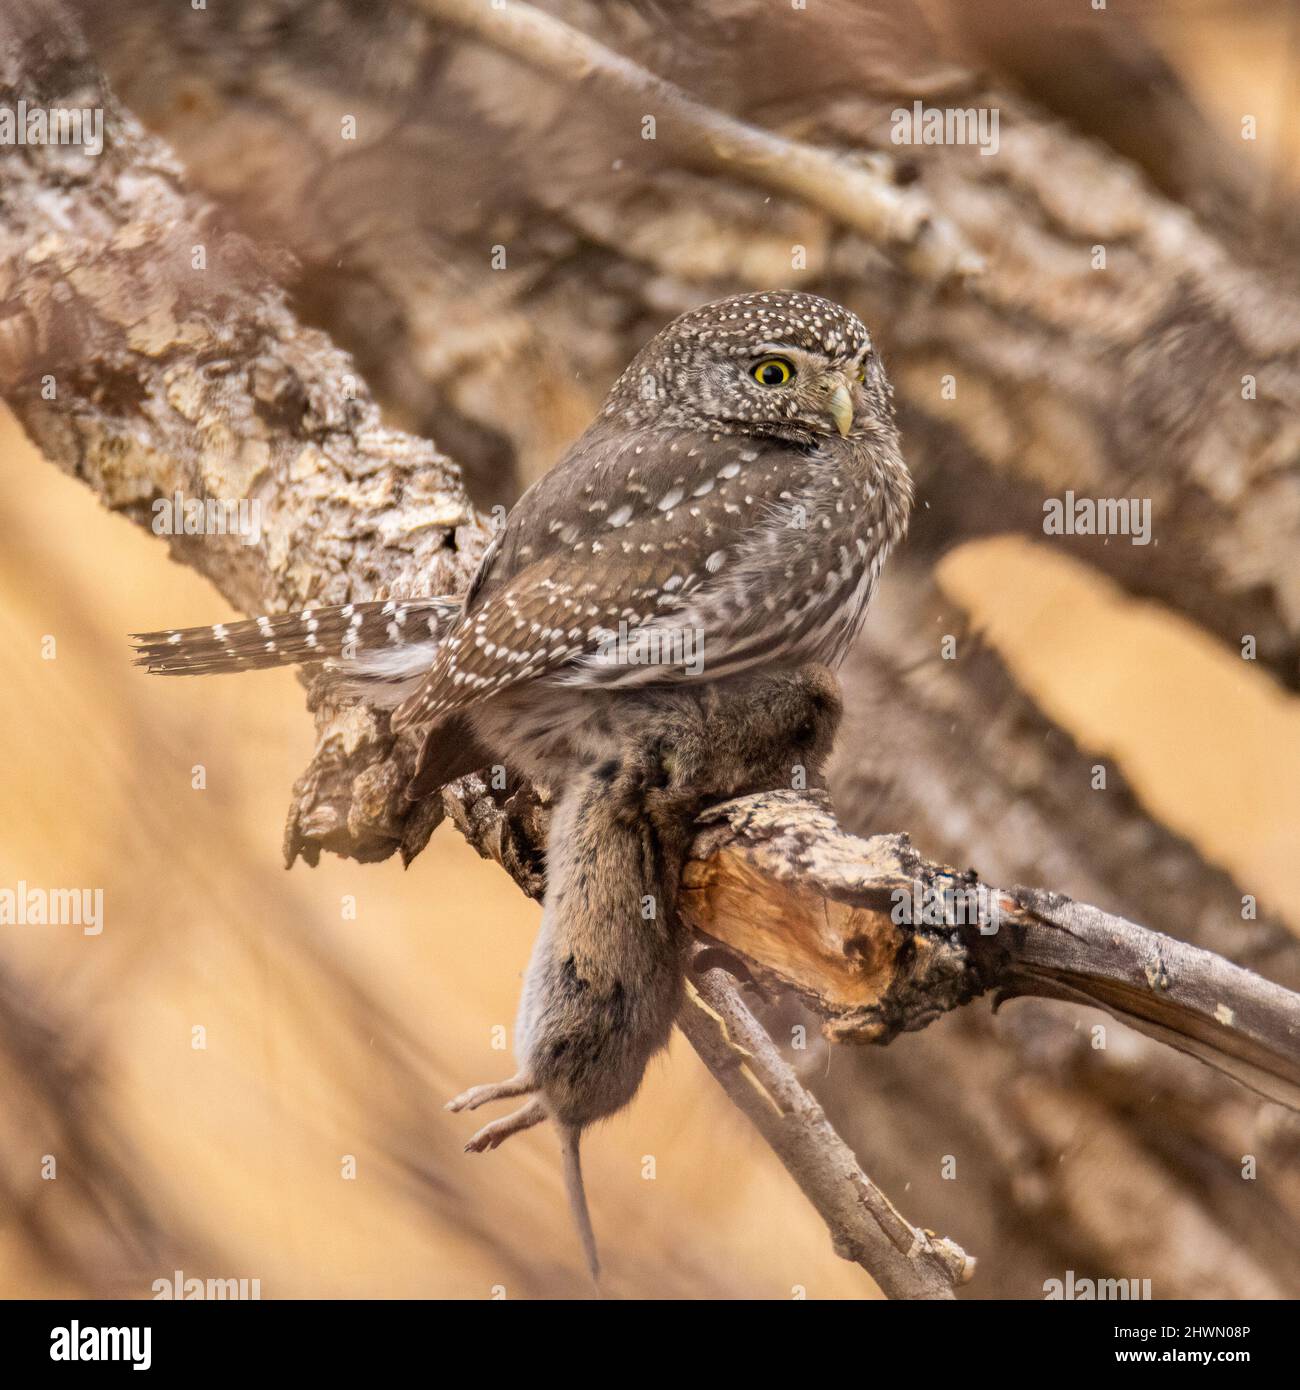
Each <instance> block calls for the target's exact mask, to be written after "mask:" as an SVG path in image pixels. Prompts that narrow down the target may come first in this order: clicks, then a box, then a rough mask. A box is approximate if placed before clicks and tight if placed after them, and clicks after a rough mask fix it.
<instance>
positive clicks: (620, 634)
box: [393, 430, 826, 729]
mask: <svg viewBox="0 0 1300 1390" xmlns="http://www.w3.org/2000/svg"><path fill="white" fill-rule="evenodd" d="M818 466H819V460H818V459H817V458H816V457H815V456H812V455H808V456H805V455H801V454H799V453H798V452H797V451H794V450H792V449H791V448H790V447H789V446H787V445H783V444H778V443H776V442H774V441H772V442H769V441H764V440H761V439H751V438H748V437H745V436H731V435H715V434H698V433H693V432H689V431H683V430H674V431H668V430H653V431H652V430H645V431H638V432H630V433H628V434H626V435H622V436H620V437H618V438H616V439H608V438H607V439H603V440H602V439H600V438H599V437H596V438H595V439H590V438H588V439H585V440H584V441H579V444H578V446H576V447H575V449H574V451H573V452H572V453H571V454H570V455H569V456H568V457H567V458H566V459H565V460H564V462H563V463H562V464H560V465H558V466H557V467H556V468H555V469H553V470H552V471H551V472H550V473H548V474H547V475H546V476H545V477H544V478H542V479H540V480H539V481H538V482H537V483H536V484H534V486H533V487H532V488H530V489H529V491H528V492H526V493H525V494H524V496H523V497H522V498H521V499H520V500H519V502H518V503H517V504H516V506H515V508H514V510H513V511H512V512H511V514H510V517H509V518H508V519H507V521H506V525H505V527H504V528H503V531H502V533H501V535H500V536H499V537H498V539H497V541H495V542H494V543H493V547H492V551H491V553H490V555H489V556H488V557H486V558H485V563H484V566H483V567H482V569H481V570H480V573H479V575H478V576H477V577H476V580H475V584H474V588H473V590H472V591H471V598H470V600H469V602H468V603H467V604H466V609H465V613H464V616H463V617H462V619H461V621H460V622H459V624H458V625H457V626H456V627H455V628H454V629H453V630H452V632H451V633H450V634H449V635H448V637H447V639H446V641H445V642H444V643H443V644H442V646H441V647H440V648H439V650H438V654H437V656H436V658H435V660H434V664H433V666H432V667H431V669H430V671H429V674H428V676H427V677H426V678H425V681H424V683H423V685H422V686H421V687H420V689H419V690H418V691H417V692H416V693H415V694H414V695H412V696H411V697H410V699H408V700H407V701H406V703H405V704H403V705H402V706H400V707H399V709H398V710H397V712H396V714H395V715H394V719H393V726H394V728H397V729H402V728H406V727H408V726H412V725H419V724H426V723H431V722H433V721H435V720H439V719H441V718H443V717H444V716H445V715H447V714H449V713H450V712H452V711H454V710H456V709H459V708H462V707H463V706H465V705H468V704H471V703H474V702H476V701H478V700H482V699H486V698H489V697H491V696H493V695H496V694H499V693H500V692H501V691H502V690H505V689H508V688H510V687H512V686H516V685H518V684H520V683H521V682H523V681H528V680H533V679H535V678H537V677H538V676H542V675H548V674H552V673H554V672H557V671H559V670H561V669H563V668H565V667H572V666H574V664H575V663H578V662H581V663H582V668H583V672H584V673H587V672H590V673H592V674H591V675H590V676H588V675H585V674H584V676H583V677H582V678H583V679H584V680H592V679H600V677H599V676H598V675H596V674H595V673H596V672H598V671H599V670H601V669H602V668H607V671H608V674H609V676H610V677H612V678H614V679H615V680H616V682H617V677H618V673H619V671H620V670H621V671H623V672H624V674H626V670H627V667H626V665H625V663H623V662H622V661H620V659H619V655H618V654H619V652H620V651H623V650H624V648H623V643H624V642H625V641H626V640H628V639H632V640H633V642H635V641H636V640H637V639H636V638H635V636H634V634H635V632H636V630H637V629H644V628H646V627H647V626H654V627H658V626H660V625H661V624H662V625H664V626H665V628H671V627H672V626H673V625H674V623H675V622H676V618H677V616H680V615H683V614H686V613H688V612H690V611H692V610H693V609H694V608H695V607H696V605H698V604H703V605H704V607H703V609H701V610H700V611H701V612H704V613H707V614H709V615H715V614H716V613H719V612H721V611H722V609H723V608H728V609H729V608H730V607H733V606H734V604H735V601H736V596H737V577H738V576H742V575H744V574H745V573H746V571H748V570H751V569H752V568H753V567H754V566H755V564H758V563H762V562H763V559H764V557H765V556H766V557H767V558H768V559H769V562H770V559H771V558H775V556H776V550H779V548H780V546H781V543H782V537H781V535H780V533H781V532H782V531H783V530H785V529H787V528H788V527H789V519H790V517H791V514H792V513H793V512H794V511H795V510H796V508H797V502H796V499H797V498H798V497H799V496H800V495H803V494H805V493H806V492H807V490H808V481H809V477H810V475H811V472H812V470H814V469H816V468H817V467H818ZM820 466H821V467H825V466H826V465H825V463H824V462H822V463H820ZM773 533H776V535H777V540H776V542H773V541H771V540H769V539H768V538H769V536H770V535H772V534H773ZM774 547H775V548H774ZM728 567H730V568H731V571H732V573H731V574H728V573H727V571H728ZM710 595H712V597H710ZM719 605H721V606H722V607H719ZM760 625H761V626H763V627H768V626H770V625H771V624H770V622H764V623H761V624H760ZM719 640H720V641H725V639H722V638H721V637H719ZM719 655H720V653H719ZM641 659H644V658H641ZM682 659H683V664H684V665H689V664H690V662H691V660H692V657H691V654H690V652H689V651H688V652H685V653H684V654H683V657H682ZM645 674H646V672H644V671H643V673H642V676H641V678H642V679H644V677H645ZM659 674H660V675H662V674H663V672H662V670H660V672H659Z"/></svg>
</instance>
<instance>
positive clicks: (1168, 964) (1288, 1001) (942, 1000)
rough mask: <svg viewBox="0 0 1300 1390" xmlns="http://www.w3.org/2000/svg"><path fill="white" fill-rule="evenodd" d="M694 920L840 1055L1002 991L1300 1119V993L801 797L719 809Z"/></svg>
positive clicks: (689, 896)
mask: <svg viewBox="0 0 1300 1390" xmlns="http://www.w3.org/2000/svg"><path fill="white" fill-rule="evenodd" d="M681 905H682V909H683V911H684V913H685V916H686V918H687V920H688V921H689V922H690V923H691V924H692V925H693V926H694V927H695V928H696V930H697V931H698V932H700V933H702V934H703V935H704V936H706V937H709V938H712V939H713V940H715V941H717V942H719V943H720V944H722V945H725V946H726V947H728V948H729V949H730V950H732V951H734V952H736V953H737V954H738V955H739V956H740V957H741V958H742V959H743V962H744V965H745V967H746V968H748V969H749V970H750V971H751V972H752V973H753V975H754V977H755V979H756V980H757V981H758V982H759V983H760V984H763V985H769V986H773V987H776V988H778V989H788V990H793V991H795V992H796V993H798V994H799V995H800V996H801V997H802V998H803V999H804V1001H805V1002H806V1003H807V1004H809V1005H810V1006H811V1007H812V1008H813V1009H815V1010H816V1011H817V1012H818V1013H819V1014H820V1015H822V1017H823V1018H824V1019H825V1020H826V1024H825V1028H826V1033H827V1035H828V1036H829V1037H831V1038H834V1039H836V1040H838V1041H850V1042H887V1041H889V1040H890V1039H891V1038H893V1037H895V1036H897V1034H899V1033H900V1032H905V1031H909V1030H911V1029H915V1028H922V1027H924V1026H925V1025H926V1024H928V1023H931V1022H933V1020H934V1019H935V1018H936V1017H937V1016H938V1015H939V1014H941V1013H944V1012H947V1011H948V1010H951V1009H954V1008H958V1007H960V1006H961V1005H962V1004H965V1003H968V1002H969V1001H970V1000H971V999H973V998H975V997H977V996H978V995H981V994H984V993H987V992H990V991H991V992H993V993H994V994H995V996H996V997H997V998H998V999H999V1000H1001V999H1006V998H1011V997H1013V996H1015V995H1041V996H1044V997H1047V998H1058V999H1069V1000H1073V1001H1075V1002H1077V1003H1088V1004H1094V1005H1097V1006H1099V1007H1101V1008H1103V1009H1106V1010H1108V1011H1109V1012H1110V1013H1112V1014H1114V1015H1115V1016H1116V1017H1117V1018H1120V1019H1123V1020H1124V1021H1125V1022H1126V1023H1129V1024H1131V1025H1132V1026H1133V1027H1134V1028H1137V1029H1138V1030H1139V1031H1141V1032H1144V1033H1148V1034H1150V1035H1151V1036H1153V1037H1156V1038H1159V1039H1160V1040H1161V1041H1163V1042H1167V1043H1169V1044H1170V1045H1171V1046H1173V1047H1176V1048H1179V1049H1180V1050H1181V1051H1184V1052H1189V1053H1191V1054H1192V1055H1193V1056H1196V1057H1199V1058H1200V1059H1201V1060H1202V1061H1205V1062H1208V1063H1209V1064H1210V1065H1211V1066H1214V1067H1216V1068H1218V1069H1219V1070H1220V1071H1223V1072H1226V1073H1227V1074H1228V1075H1229V1076H1232V1077H1235V1078H1236V1079H1237V1080H1238V1081H1241V1082H1243V1083H1244V1084H1245V1085H1247V1086H1250V1087H1252V1088H1253V1089H1254V1090H1256V1091H1258V1092H1260V1094H1262V1095H1265V1096H1268V1097H1269V1098H1270V1099H1273V1100H1277V1101H1281V1102H1282V1103H1284V1104H1286V1105H1289V1106H1291V1107H1292V1108H1296V1109H1300V996H1297V995H1295V994H1292V993H1291V992H1290V991H1289V990H1285V989H1283V988H1282V987H1281V986H1280V985H1275V984H1272V983H1271V982H1269V981H1267V980H1264V979H1262V978H1260V977H1259V976H1258V975H1253V974H1251V972H1250V971H1247V970H1243V969H1241V968H1240V967H1239V966H1236V965H1233V964H1231V963H1230V962H1228V961H1225V960H1223V959H1222V958H1221V957H1219V956H1216V955H1213V954H1212V953H1211V952H1209V951H1202V950H1199V949H1198V948H1196V947H1195V946H1189V945H1188V944H1187V943H1185V942H1182V941H1176V940H1174V939H1173V938H1172V937H1168V936H1162V935H1160V934H1159V933H1157V932H1152V931H1148V930H1147V929H1146V928H1144V927H1140V926H1137V925H1136V924H1134V923H1132V922H1128V921H1125V920H1124V919H1123V918H1121V917H1114V916H1111V915H1109V914H1107V913H1104V912H1101V911H1099V910H1098V909H1097V908H1094V907H1088V906H1086V905H1085V904H1081V903H1075V902H1072V901H1071V900H1070V899H1068V898H1064V897H1062V896H1060V895H1059V894H1053V893H1046V892H1042V891H1041V890H1036V889H1027V888H1015V889H1011V890H1004V889H1001V888H996V887H993V886H991V885H989V884H985V883H982V882H981V881H980V880H979V879H978V878H977V877H976V876H975V875H974V874H973V873H966V874H958V873H956V872H954V871H953V870H951V869H949V868H947V867H945V866H944V865H941V864H936V863H933V862H932V861H929V860H927V859H925V858H923V857H922V856H921V855H919V854H918V853H917V852H916V851H915V850H914V849H913V848H912V846H911V844H910V842H909V840H908V838H907V836H905V835H877V836H874V837H873V838H871V839H869V840H862V839H859V838H857V837H856V836H853V835H847V834H845V833H844V831H842V830H841V829H840V827H839V826H838V824H837V823H836V821H835V819H834V817H833V816H832V815H831V813H830V811H829V809H828V808H827V807H826V806H824V805H821V804H818V803H815V802H813V801H810V800H806V799H804V798H801V797H799V796H796V795H794V794H793V793H789V792H772V793H769V794H767V795H764V796H758V797H747V798H744V799H742V800H739V801H734V802H730V803H728V804H726V805H724V806H720V807H716V808H714V809H713V810H712V811H710V812H708V813H707V814H706V816H705V817H704V829H703V831H702V833H701V835H700V837H699V839H698V840H697V841H696V844H695V851H694V858H693V860H692V862H691V863H690V864H689V865H688V866H687V869H686V873H685V875H684V878H683V886H682V895H681Z"/></svg>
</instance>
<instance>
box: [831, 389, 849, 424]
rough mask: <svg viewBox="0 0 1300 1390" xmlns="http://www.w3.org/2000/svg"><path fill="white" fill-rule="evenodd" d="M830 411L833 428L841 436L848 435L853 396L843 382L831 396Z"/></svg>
mask: <svg viewBox="0 0 1300 1390" xmlns="http://www.w3.org/2000/svg"><path fill="white" fill-rule="evenodd" d="M830 411H831V419H832V420H834V421H835V428H836V429H837V430H839V432H840V433H841V434H843V435H846V434H848V432H849V431H850V430H851V429H852V428H853V396H852V394H851V393H850V391H849V388H848V386H847V385H846V384H845V383H844V382H843V381H841V382H840V383H839V385H838V386H836V388H835V390H834V392H833V393H832V395H831V405H830Z"/></svg>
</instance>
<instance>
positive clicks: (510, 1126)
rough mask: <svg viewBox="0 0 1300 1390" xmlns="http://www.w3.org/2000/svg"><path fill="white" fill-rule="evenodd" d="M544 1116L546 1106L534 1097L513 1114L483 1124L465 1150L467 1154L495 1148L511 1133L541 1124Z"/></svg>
mask: <svg viewBox="0 0 1300 1390" xmlns="http://www.w3.org/2000/svg"><path fill="white" fill-rule="evenodd" d="M545 1118H546V1106H545V1105H544V1104H543V1103H542V1101H541V1100H540V1099H539V1098H534V1099H533V1100H530V1101H529V1102H528V1104H527V1105H524V1106H521V1107H520V1108H519V1109H518V1110H516V1111H515V1112H514V1113H513V1114H511V1115H507V1116H505V1118H504V1119H500V1120H493V1121H492V1123H491V1124H490V1125H484V1126H483V1128H482V1129H481V1130H479V1132H478V1133H477V1134H476V1135H475V1136H474V1137H473V1138H472V1139H471V1140H470V1141H469V1143H468V1144H466V1145H465V1152H466V1153H467V1154H481V1153H483V1152H484V1150H486V1149H495V1148H496V1146H497V1145H498V1144H502V1143H504V1142H505V1141H506V1140H507V1139H509V1138H510V1136H511V1135H512V1134H518V1133H519V1131H520V1130H521V1129H532V1127H533V1126H534V1125H539V1124H541V1122H542V1121H543V1120H544V1119H545Z"/></svg>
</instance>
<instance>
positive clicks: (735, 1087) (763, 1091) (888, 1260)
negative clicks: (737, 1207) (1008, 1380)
mask: <svg viewBox="0 0 1300 1390" xmlns="http://www.w3.org/2000/svg"><path fill="white" fill-rule="evenodd" d="M707 954H708V948H706V947H703V946H697V947H696V948H695V959H696V960H697V961H698V960H700V958H701V957H702V956H705V955H707ZM677 1022H678V1026H679V1027H680V1028H681V1030H682V1032H683V1033H685V1034H686V1036H687V1038H688V1039H689V1040H690V1043H691V1046H692V1047H694V1048H695V1050H696V1052H698V1053H699V1055H700V1057H701V1059H702V1060H703V1062H704V1064H705V1066H707V1067H708V1069H709V1070H710V1071H711V1072H712V1073H713V1075H714V1077H715V1078H716V1080H717V1082H718V1085H719V1086H721V1087H722V1089H723V1090H724V1091H725V1092H726V1093H727V1095H729V1096H730V1097H731V1099H732V1100H733V1101H734V1102H735V1104H736V1106H737V1108H738V1109H740V1110H742V1111H743V1112H744V1113H745V1114H746V1115H747V1116H748V1117H749V1119H750V1121H751V1122H752V1123H753V1125H754V1128H755V1129H757V1130H758V1132H759V1133H760V1134H761V1135H762V1136H763V1138H764V1139H766V1140H767V1142H768V1143H769V1144H770V1145H771V1146H772V1149H773V1150H774V1151H775V1153H776V1155H777V1157H778V1158H780V1160H781V1162H782V1163H783V1164H784V1165H785V1168H786V1171H787V1172H788V1173H789V1174H790V1176H791V1177H792V1178H793V1179H794V1180H795V1182H796V1183H798V1185H799V1189H800V1191H801V1192H802V1193H803V1194H804V1196H805V1197H807V1198H808V1200H809V1201H810V1202H811V1203H812V1204H813V1206H814V1207H815V1208H816V1210H817V1214H818V1215H819V1216H820V1217H821V1218H822V1220H823V1221H824V1222H825V1223H826V1227H827V1229H828V1230H829V1232H830V1235H831V1241H832V1242H833V1244H834V1247H835V1252H836V1254H838V1255H841V1256H842V1257H843V1258H844V1259H846V1260H853V1261H854V1262H855V1263H857V1264H860V1265H861V1266H862V1268H863V1269H865V1270H866V1271H867V1272H868V1273H869V1274H870V1275H871V1277H872V1278H873V1279H875V1281H876V1283H877V1284H879V1285H880V1287H881V1289H882V1290H883V1291H884V1293H885V1294H886V1296H887V1297H889V1298H924V1299H950V1298H952V1297H953V1287H954V1285H956V1284H959V1283H965V1282H966V1280H968V1279H969V1278H970V1277H971V1275H972V1274H973V1273H974V1269H975V1261H974V1260H973V1259H972V1258H971V1257H970V1256H968V1255H967V1254H966V1252H965V1251H964V1250H962V1249H961V1248H960V1247H959V1246H957V1245H955V1244H954V1243H953V1242H952V1241H950V1240H948V1239H946V1238H943V1237H938V1236H935V1235H933V1234H932V1233H931V1232H929V1231H922V1230H919V1229H918V1228H917V1227H915V1226H913V1225H911V1224H910V1223H909V1222H908V1221H906V1220H904V1218H903V1217H902V1216H901V1215H900V1214H899V1212H898V1210H897V1208H895V1206H894V1205H893V1203H892V1202H890V1200H889V1198H888V1197H886V1196H885V1194H884V1193H883V1192H882V1191H881V1190H880V1189H879V1188H878V1187H877V1186H876V1185H875V1183H873V1182H872V1181H871V1179H870V1178H869V1177H868V1176H867V1175H866V1174H865V1173H864V1172H863V1171H862V1169H861V1167H860V1166H859V1164H858V1161H857V1159H856V1157H855V1156H854V1154H853V1151H852V1149H850V1148H849V1146H848V1145H847V1144H846V1143H845V1142H844V1140H843V1139H841V1138H840V1136H839V1135H838V1134H836V1132H835V1130H834V1129H833V1128H832V1126H831V1123H830V1121H829V1120H828V1119H827V1118H826V1116H825V1114H824V1113H823V1111H822V1108H821V1106H820V1105H818V1103H817V1102H816V1100H814V1099H813V1097H812V1096H811V1095H809V1093H808V1092H807V1091H806V1090H805V1089H804V1087H803V1085H802V1084H801V1083H800V1081H799V1078H798V1077H797V1076H796V1075H795V1074H794V1072H793V1071H792V1070H791V1068H790V1067H789V1065H788V1064H787V1063H786V1062H785V1060H784V1059H783V1058H782V1056H781V1054H780V1053H779V1052H778V1051H777V1048H776V1045H775V1044H774V1043H773V1041H772V1039H771V1038H770V1037H769V1036H768V1034H767V1032H766V1030H765V1029H764V1028H763V1026H762V1024H760V1023H759V1021H758V1020H757V1019H756V1018H755V1017H754V1015H753V1014H752V1013H750V1011H749V1009H748V1008H747V1007H746V1006H745V1002H744V1000H743V999H742V998H741V997H740V991H739V989H738V987H737V986H736V983H735V981H734V980H733V979H732V977H731V976H730V975H729V974H728V973H727V972H726V971H725V970H722V969H719V968H712V969H709V968H705V969H702V970H701V971H700V973H699V974H697V975H695V976H694V977H693V982H692V984H691V987H690V988H688V991H687V999H686V1003H685V1004H684V1005H683V1007H682V1011H681V1013H680V1014H679V1015H678V1019H677Z"/></svg>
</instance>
